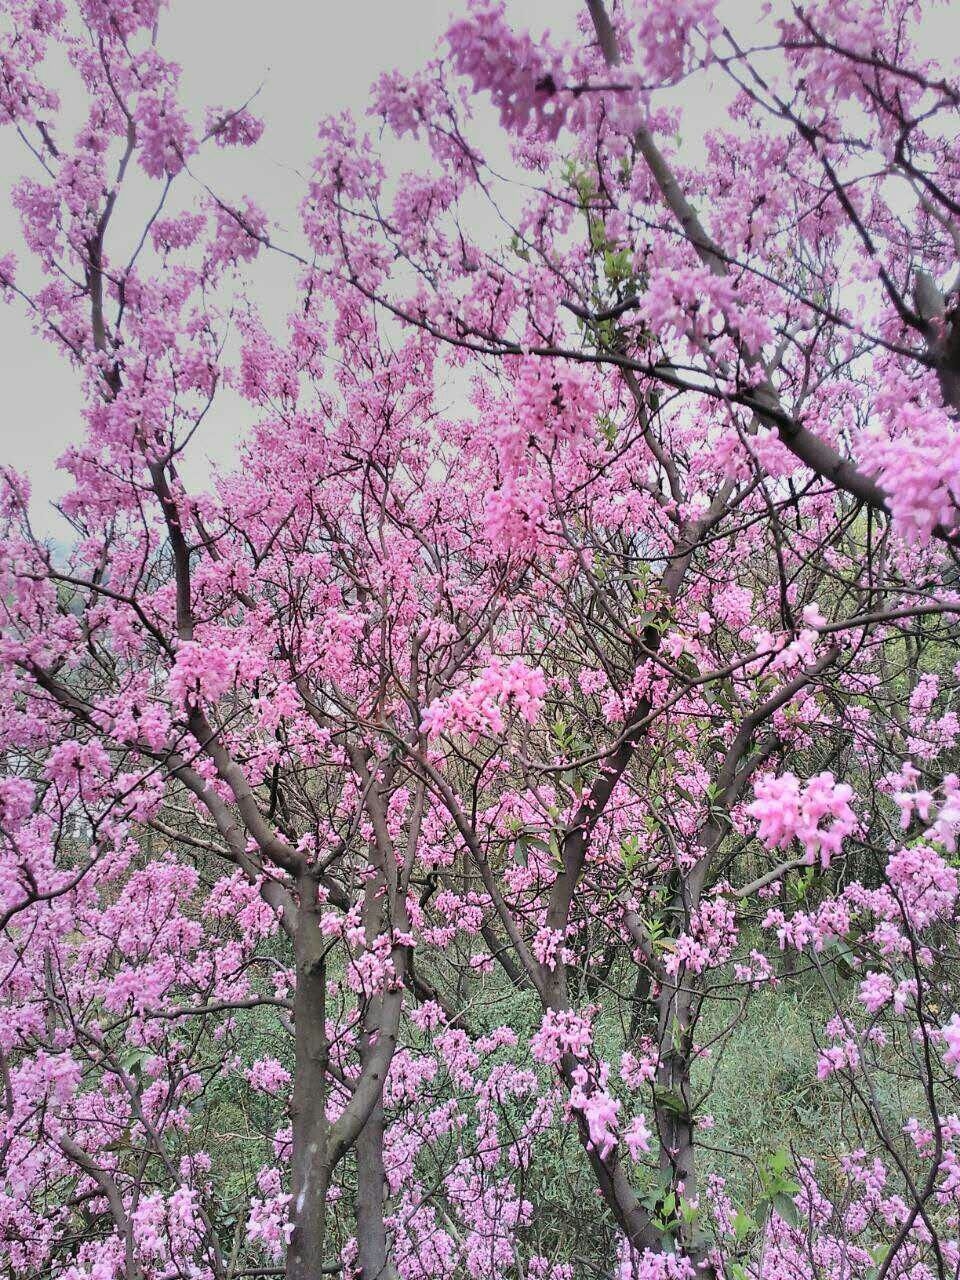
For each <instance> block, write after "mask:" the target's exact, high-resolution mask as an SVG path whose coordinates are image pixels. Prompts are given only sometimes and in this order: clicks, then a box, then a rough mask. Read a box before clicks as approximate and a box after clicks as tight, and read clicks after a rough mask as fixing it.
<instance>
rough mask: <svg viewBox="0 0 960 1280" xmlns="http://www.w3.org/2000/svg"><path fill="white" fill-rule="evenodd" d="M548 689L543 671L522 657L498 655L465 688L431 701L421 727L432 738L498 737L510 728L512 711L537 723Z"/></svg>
mask: <svg viewBox="0 0 960 1280" xmlns="http://www.w3.org/2000/svg"><path fill="white" fill-rule="evenodd" d="M546 690H547V682H546V680H545V678H544V675H543V672H542V671H540V670H539V669H537V668H536V667H532V668H531V667H528V666H527V664H526V663H525V662H524V660H523V659H522V658H513V659H512V660H511V661H510V662H507V663H505V662H503V661H501V660H500V659H499V658H495V659H493V661H491V662H490V664H489V665H488V666H487V667H486V668H485V670H484V671H482V672H481V674H480V675H479V676H478V677H477V678H476V679H475V680H473V681H472V682H471V683H470V684H469V685H468V686H467V687H466V688H465V689H456V690H454V692H453V693H451V694H448V695H447V696H446V697H444V698H437V699H435V700H434V701H433V702H431V704H430V705H429V706H428V707H427V708H426V710H425V711H424V713H423V720H422V724H421V728H422V729H423V731H424V732H425V733H428V734H429V735H430V736H431V737H432V738H436V737H439V735H440V734H441V733H447V734H450V733H463V734H466V735H467V737H468V738H469V740H470V741H471V742H476V741H477V739H478V738H480V737H498V736H499V735H500V734H502V733H503V732H504V730H505V728H506V723H507V722H506V714H507V713H508V712H509V711H515V712H516V713H517V714H518V715H519V716H520V717H521V719H523V720H525V721H526V722H527V724H535V723H536V720H537V717H538V716H539V714H540V709H541V707H542V706H543V698H544V694H545V693H546Z"/></svg>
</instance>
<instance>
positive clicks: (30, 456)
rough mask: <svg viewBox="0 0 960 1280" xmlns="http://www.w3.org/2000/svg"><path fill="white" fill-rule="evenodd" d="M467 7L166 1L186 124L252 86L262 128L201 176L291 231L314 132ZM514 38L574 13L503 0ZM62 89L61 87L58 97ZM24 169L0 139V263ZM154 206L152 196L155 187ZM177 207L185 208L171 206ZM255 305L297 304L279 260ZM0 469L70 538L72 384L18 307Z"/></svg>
mask: <svg viewBox="0 0 960 1280" xmlns="http://www.w3.org/2000/svg"><path fill="white" fill-rule="evenodd" d="M465 7H466V6H465V4H464V3H463V0H459V2H457V0H349V2H348V3H346V4H342V3H334V2H333V0H170V6H169V9H168V10H167V11H166V12H165V14H164V16H163V19H162V22H161V40H160V49H161V52H162V53H163V54H164V56H166V57H169V58H172V59H174V60H175V61H177V62H179V63H180V65H181V67H182V69H183V79H182V100H183V101H184V102H185V103H186V104H187V105H188V107H189V108H190V109H191V111H192V112H193V113H195V114H196V113H199V111H200V109H201V108H202V107H204V106H206V105H208V104H209V105H217V106H223V105H227V106H232V105H237V104H239V103H240V102H243V101H244V100H246V98H248V97H249V96H250V94H252V93H253V92H254V91H255V90H256V89H257V88H258V86H261V85H262V88H261V89H260V93H259V95H258V97H257V99H256V102H255V103H254V104H253V110H254V111H255V112H256V113H257V114H258V115H260V116H262V117H263V118H264V119H265V120H266V123H267V131H266V133H265V134H264V137H263V139H262V140H261V142H260V144H259V145H258V146H257V147H255V148H253V149H251V150H249V151H247V150H242V149H237V148H228V149H226V150H223V151H220V150H219V149H214V148H210V149H209V152H206V151H205V154H204V156H203V157H202V159H201V161H200V162H199V164H198V165H197V171H198V173H200V174H202V176H203V178H204V179H205V180H208V181H210V182H211V184H212V185H214V186H215V187H216V189H218V190H220V191H225V192H226V193H227V194H229V195H232V196H239V195H240V194H241V193H242V192H248V193H249V194H250V195H251V196H252V197H253V198H254V199H255V200H257V202H258V203H259V204H260V205H261V206H262V207H263V208H264V210H265V211H266V212H267V213H268V214H270V215H271V216H276V217H278V218H279V219H280V221H281V224H286V225H291V224H294V225H295V218H296V208H297V203H298V201H299V198H300V195H301V193H302V191H303V181H302V178H301V177H300V176H299V174H298V172H297V170H298V169H299V171H300V173H301V174H303V173H307V172H309V166H310V162H311V160H312V158H313V156H314V154H315V152H316V150H317V147H316V142H315V138H316V123H317V121H318V120H319V119H320V118H321V117H322V116H325V115H328V114H330V113H331V112H336V111H340V110H342V109H344V108H348V109H351V110H353V111H356V112H358V113H362V112H363V111H364V109H365V107H366V102H367V95H368V91H369V87H370V85H371V83H372V82H373V81H374V80H375V79H376V77H377V76H378V75H379V74H380V72H382V71H385V70H388V69H391V68H398V69H400V70H402V71H413V70H414V69H416V68H417V67H418V66H420V65H422V64H423V62H424V61H426V59H427V58H428V57H429V56H430V54H431V52H432V51H433V48H434V46H435V44H436V42H437V40H438V38H439V37H440V36H441V35H442V33H443V31H444V30H445V28H446V26H447V23H448V21H449V18H450V16H451V14H455V13H456V12H457V11H458V10H459V11H463V10H464V9H465ZM508 7H510V8H512V9H513V10H514V16H515V18H516V21H517V23H518V25H520V24H522V25H528V26H530V27H531V28H532V29H534V30H539V29H543V28H544V27H551V28H552V29H553V30H555V31H557V32H558V33H559V32H560V31H561V30H563V31H565V32H569V31H571V30H572V24H573V16H574V14H575V13H576V12H577V10H578V8H579V3H578V0H510V4H509V6H508ZM58 87H59V86H58ZM29 162H30V157H29V156H28V155H27V153H26V152H25V150H24V149H23V148H22V146H20V145H19V144H18V140H17V139H16V138H15V137H14V135H13V134H12V131H11V130H0V174H2V182H0V254H2V253H5V252H7V251H8V250H11V249H12V250H13V251H14V252H15V253H16V254H17V256H18V258H19V259H20V262H21V270H23V271H24V272H25V271H26V269H27V267H28V262H27V255H26V253H25V252H24V251H22V250H21V249H20V232H19V226H18V222H17V219H16V217H15V215H14V214H13V212H12V210H11V208H10V204H9V195H8V192H9V187H10V185H11V183H12V182H13V181H14V180H15V179H16V178H17V177H19V176H20V175H21V174H29V173H30V172H31V169H30V163H29ZM135 183H139V186H136V185H135V187H134V190H133V191H131V192H126V193H125V196H124V203H123V204H122V205H118V209H117V217H116V219H115V226H114V227H113V228H112V231H114V232H115V233H116V234H119V235H121V236H122V235H123V234H124V231H126V233H127V234H128V235H134V236H136V235H139V232H140V229H141V228H142V225H143V219H142V217H138V210H137V205H138V203H139V202H140V201H141V200H142V201H144V203H143V208H146V207H147V206H146V203H145V201H146V198H147V196H148V186H147V183H146V180H143V181H142V182H141V180H140V179H135ZM152 190H153V192H154V194H155V192H156V190H157V186H154V187H153V188H152ZM181 198H182V197H181ZM252 292H253V294H254V296H255V298H256V299H257V301H258V302H260V303H261V304H262V305H263V306H264V309H265V311H266V312H267V313H268V314H269V315H270V316H271V318H273V319H275V320H276V319H280V318H281V317H282V316H283V315H284V314H286V312H287V311H288V310H289V307H290V305H291V304H292V302H293V297H294V295H293V293H292V292H291V276H290V274H289V273H287V272H285V271H284V270H283V269H282V268H281V267H280V266H279V263H278V261H277V259H276V258H275V257H272V256H271V257H270V260H269V262H268V263H267V264H266V267H265V269H263V270H259V271H258V272H257V276H256V281H255V286H254V290H253V291H252ZM0 371H2V377H3V382H2V385H3V404H2V412H0V461H3V462H4V463H8V464H11V465H13V466H14V467H16V468H17V470H19V471H22V472H26V473H27V475H28V476H29V477H30V480H31V483H32V488H33V501H32V504H31V508H32V517H33V520H34V524H35V527H36V528H37V530H38V531H39V532H41V533H42V534H44V535H50V536H54V537H57V536H59V537H65V536H68V535H69V530H68V528H67V526H65V524H64V523H63V522H62V520H61V519H60V517H59V516H58V515H57V513H56V512H54V511H52V510H51V509H50V505H49V504H50V502H51V501H52V500H53V499H55V498H57V497H58V496H60V495H62V494H63V493H64V492H65V490H66V487H67V486H66V484H65V483H64V478H63V477H62V476H61V475H59V474H58V473H57V472H56V469H55V460H56V458H57V457H59V455H60V454H61V453H62V452H63V450H64V448H65V447H66V446H67V445H68V444H69V443H71V442H73V441H75V440H78V439H80V438H82V431H83V424H82V420H81V418H80V416H79V407H80V396H79V391H78V379H77V375H76V373H75V371H74V370H72V369H71V368H70V366H69V365H68V364H67V362H66V361H65V360H64V359H63V357H62V356H60V355H59V353H58V352H56V351H55V350H54V349H53V347H51V346H50V345H49V344H48V343H46V342H44V341H42V340H41V339H40V338H39V337H37V335H35V334H34V333H32V332H31V328H30V322H29V320H28V319H27V318H26V316H25V314H24V311H23V308H22V306H20V305H18V304H12V305H9V306H5V305H3V304H2V303H0ZM238 411H241V412H242V406H241V405H240V403H239V402H238V401H236V400H235V399H232V398H231V400H230V401H229V402H227V401H225V402H224V403H223V404H222V405H221V406H220V407H219V411H218V413H217V414H216V415H212V416H211V418H210V419H209V420H208V421H206V422H205V423H204V435H203V437H202V438H200V439H197V440H195V441H194V443H193V445H192V446H191V455H192V457H191V459H189V460H187V461H188V465H187V467H186V468H185V478H186V479H187V481H188V482H192V483H193V484H198V483H199V484H202V483H203V480H204V479H205V474H206V472H207V459H208V458H212V459H213V460H216V461H226V460H228V459H229V456H230V452H231V446H232V442H233V441H234V440H235V439H236V435H237V431H238V428H242V426H243V423H241V422H238V421H237V418H236V414H237V412H238Z"/></svg>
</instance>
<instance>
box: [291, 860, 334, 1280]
mask: <svg viewBox="0 0 960 1280" xmlns="http://www.w3.org/2000/svg"><path fill="white" fill-rule="evenodd" d="M317 914H318V902H317V884H316V881H315V880H314V878H313V877H312V876H311V875H310V874H309V872H306V873H304V874H303V875H302V876H301V879H300V910H299V912H298V914H297V933H296V940H295V950H296V961H297V986H296V991H295V992H294V997H293V1017H294V1030H295V1045H296V1066H295V1068H294V1078H293V1099H292V1101H291V1105H290V1114H291V1121H292V1128H293V1157H292V1161H291V1179H290V1190H291V1193H292V1200H291V1203H290V1220H291V1222H292V1224H293V1234H292V1235H291V1237H290V1247H289V1249H288V1251H287V1269H286V1276H287V1280H319V1276H320V1275H321V1271H322V1268H323V1264H324V1254H323V1250H324V1229H325V1225H326V1223H325V1216H326V1201H327V1191H328V1189H329V1182H330V1169H329V1164H328V1160H327V1115H326V1097H327V1089H326V1077H327V1059H328V1055H329V1045H328V1043H327V1037H326V1025H325V1024H326V970H325V966H324V948H323V936H322V935H321V933H320V929H319V924H318V920H317Z"/></svg>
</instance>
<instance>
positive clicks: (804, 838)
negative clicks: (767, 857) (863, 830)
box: [747, 772, 857, 867]
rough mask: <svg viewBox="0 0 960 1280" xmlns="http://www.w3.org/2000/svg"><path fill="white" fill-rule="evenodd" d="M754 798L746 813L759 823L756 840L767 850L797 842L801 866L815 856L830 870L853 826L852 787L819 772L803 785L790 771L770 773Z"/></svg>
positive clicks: (762, 781) (757, 789) (759, 786)
mask: <svg viewBox="0 0 960 1280" xmlns="http://www.w3.org/2000/svg"><path fill="white" fill-rule="evenodd" d="M754 796H755V799H754V800H753V801H752V802H751V803H750V804H749V805H748V806H747V813H748V814H749V815H750V817H751V818H755V819H756V820H757V823H758V827H757V838H758V839H759V840H760V841H761V842H762V843H763V844H765V845H766V847H767V848H768V849H785V848H786V847H787V846H788V845H789V844H790V843H791V842H792V841H793V840H799V842H800V844H801V846H802V847H803V854H804V861H805V862H809V863H812V862H815V861H816V859H817V857H818V855H819V858H820V862H821V864H822V866H824V867H827V866H829V865H830V860H831V858H834V857H836V856H837V855H838V854H839V853H840V851H841V847H842V844H843V841H844V838H845V837H846V836H848V835H850V834H851V833H852V832H853V831H855V830H856V827H857V819H856V816H855V814H854V812H853V810H852V809H851V808H850V801H851V799H852V798H853V788H852V787H850V786H848V785H847V784H846V783H845V782H836V781H835V780H834V777H833V774H832V773H828V772H824V773H819V774H817V775H816V776H815V777H813V778H811V779H810V781H809V782H808V783H806V785H801V783H800V781H799V779H797V778H796V777H795V776H794V774H792V773H784V774H781V775H780V777H773V776H771V775H768V776H767V777H765V778H761V779H760V781H759V782H758V783H757V784H756V786H755V788H754ZM825 820H826V825H825Z"/></svg>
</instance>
